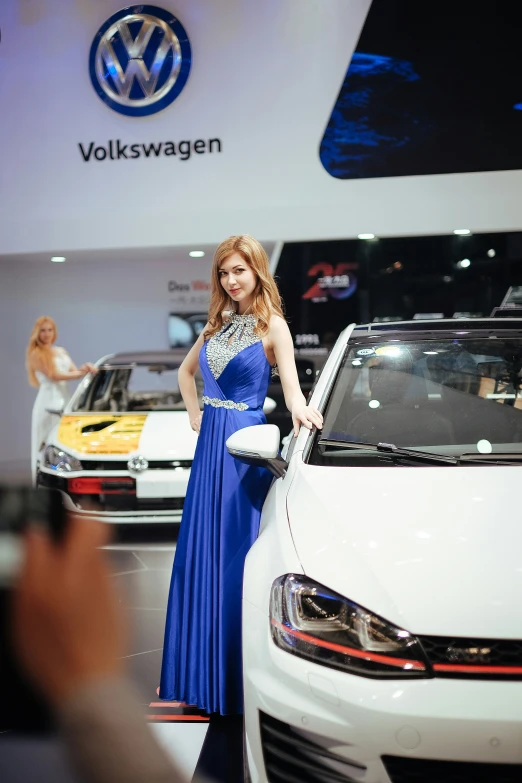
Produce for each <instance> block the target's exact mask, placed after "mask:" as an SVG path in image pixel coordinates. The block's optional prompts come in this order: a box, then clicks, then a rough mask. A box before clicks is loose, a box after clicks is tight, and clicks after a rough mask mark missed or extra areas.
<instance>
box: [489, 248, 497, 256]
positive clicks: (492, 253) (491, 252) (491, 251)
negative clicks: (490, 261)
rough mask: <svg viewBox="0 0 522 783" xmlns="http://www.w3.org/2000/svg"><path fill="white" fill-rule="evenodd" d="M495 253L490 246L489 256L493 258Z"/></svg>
mask: <svg viewBox="0 0 522 783" xmlns="http://www.w3.org/2000/svg"><path fill="white" fill-rule="evenodd" d="M496 255H497V251H496V250H494V249H493V248H492V247H490V248H489V250H488V256H489V257H490V258H495V256H496Z"/></svg>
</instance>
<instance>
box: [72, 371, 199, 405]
mask: <svg viewBox="0 0 522 783" xmlns="http://www.w3.org/2000/svg"><path fill="white" fill-rule="evenodd" d="M196 387H197V389H198V396H199V398H200V404H202V402H201V394H202V388H201V381H200V379H199V378H196ZM73 410H75V411H77V412H81V411H86V412H93V411H96V412H97V411H110V412H112V413H131V412H148V411H184V410H186V408H185V403H184V402H183V398H182V396H181V392H180V390H179V384H178V368H177V367H170V366H165V365H160V364H158V365H154V364H148V365H137V366H133V367H111V368H108V369H100V371H99V372H98V374H97V375H95V376H94V377H93V379H92V380H91V383H90V384H89V385H88V387H87V389H85V391H84V392H83V393H82V395H81V397H80V398H79V399H78V400H77V401H76V405H75V406H74V407H73Z"/></svg>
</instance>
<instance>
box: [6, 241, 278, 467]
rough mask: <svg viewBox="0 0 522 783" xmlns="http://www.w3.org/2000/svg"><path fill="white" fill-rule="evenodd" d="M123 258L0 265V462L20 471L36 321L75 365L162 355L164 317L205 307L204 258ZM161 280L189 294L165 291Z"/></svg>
mask: <svg viewBox="0 0 522 783" xmlns="http://www.w3.org/2000/svg"><path fill="white" fill-rule="evenodd" d="M266 247H267V250H268V251H269V252H270V250H271V248H270V246H266ZM130 255H131V257H130V258H129V257H125V255H124V254H122V255H121V257H120V258H118V259H114V258H112V259H109V260H103V256H101V255H100V256H98V257H97V258H96V259H95V260H93V261H91V263H90V264H88V263H85V262H82V261H81V260H76V261H75V260H70V261H67V263H65V264H52V263H51V262H50V261H49V259H48V257H47V258H39V259H37V260H32V261H31V260H24V261H19V262H18V263H17V264H8V263H5V264H0V314H1V318H0V321H1V326H2V330H3V332H4V339H2V340H1V341H0V366H1V367H2V368H3V369H2V373H1V374H0V401H1V408H2V415H1V416H0V463H4V464H5V463H6V462H10V463H13V464H14V465H15V466H17V465H19V464H27V465H28V459H29V454H30V419H31V410H32V405H33V402H34V399H35V396H36V389H32V388H31V387H30V386H29V385H28V383H27V378H26V373H25V367H24V356H25V349H26V347H27V343H28V340H29V334H30V331H31V327H32V325H33V323H34V321H35V320H36V318H37V317H38V316H39V315H50V316H51V317H53V318H54V319H55V320H56V322H57V325H58V330H59V335H58V344H59V345H63V346H64V347H65V348H67V350H68V351H69V353H70V354H71V356H72V358H73V360H74V361H75V362H76V363H77V364H78V365H79V364H81V363H83V362H85V361H95V360H97V359H99V358H100V357H101V356H103V355H104V354H107V353H112V352H113V351H126V350H150V349H152V350H156V349H160V350H161V349H166V348H168V347H169V345H168V332H167V322H168V314H169V312H171V311H176V312H187V311H198V310H200V309H202V310H203V311H205V310H206V309H207V301H208V294H207V293H206V292H205V291H204V290H203V291H202V286H201V282H204V281H207V282H208V279H209V269H210V259H211V254H210V253H208V254H207V256H206V257H205V258H204V259H201V260H200V259H188V255H187V261H186V262H184V263H182V262H180V261H177V262H175V263H173V261H172V257H170V258H169V257H168V254H165V257H164V258H156V259H154V258H153V259H150V258H149V259H148V260H147V262H146V263H144V261H143V260H141V259H140V258H139V254H136V253H134V254H132V253H131V254H130ZM207 259H209V260H207ZM169 281H172V282H176V283H177V284H181V285H186V286H190V287H191V289H192V291H194V292H195V293H191V292H188V293H186V294H185V293H183V294H181V295H180V294H179V293H176V292H173V291H171V290H170V291H169ZM195 281H196V283H199V285H198V284H196V286H192V283H194V282H195ZM171 288H172V286H171ZM181 296H183V297H184V301H180V298H181ZM191 300H192V301H191Z"/></svg>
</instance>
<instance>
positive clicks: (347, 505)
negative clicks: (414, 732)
mask: <svg viewBox="0 0 522 783" xmlns="http://www.w3.org/2000/svg"><path fill="white" fill-rule="evenodd" d="M521 480H522V466H520V467H516V466H510V467H508V466H506V467H486V466H480V467H479V466H473V467H468V466H466V467H464V466H462V467H425V466H422V467H412V468H408V467H401V468H399V467H390V468H387V467H382V468H381V467H379V468H376V467H366V468H359V467H349V468H346V467H338V468H337V467H334V468H330V467H316V466H311V465H305V464H303V463H301V464H300V465H299V467H298V468H297V471H296V474H295V477H294V479H293V481H292V484H291V487H290V490H289V493H288V497H287V512H288V518H289V523H290V528H291V532H292V536H293V540H294V544H295V547H296V550H297V554H298V557H299V559H300V561H301V564H302V566H303V570H304V573H305V574H306V575H308V576H310V577H311V578H313V579H315V580H316V581H318V582H320V583H321V584H324V585H326V586H327V587H329V588H331V589H332V590H334V591H336V592H338V593H340V594H341V595H343V596H345V597H347V598H349V599H351V600H352V601H355V602H356V603H358V604H360V605H361V606H364V607H365V608H367V609H370V610H371V611H373V612H375V613H376V614H379V615H380V616H382V617H384V618H386V619H388V620H389V621H391V622H394V623H395V624H397V625H399V626H401V627H402V628H405V629H406V630H408V631H410V632H412V633H417V634H432V635H443V636H446V635H455V636H461V637H462V636H476V637H483V638H488V637H489V638H519V639H520V638H522V600H521V598H520V596H521V595H522V518H521V516H520V514H519V512H518V510H517V509H518V491H517V488H518V484H519V483H520V481H521Z"/></svg>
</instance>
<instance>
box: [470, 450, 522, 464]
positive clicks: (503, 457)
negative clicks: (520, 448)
mask: <svg viewBox="0 0 522 783" xmlns="http://www.w3.org/2000/svg"><path fill="white" fill-rule="evenodd" d="M459 462H478V463H479V464H480V465H500V464H501V463H506V462H507V463H508V464H510V463H512V464H513V465H518V464H519V463H520V462H522V452H521V453H520V454H516V453H513V452H512V451H511V452H510V451H492V452H490V453H489V454H475V452H473V451H470V452H466V453H465V454H461V455H460V457H459Z"/></svg>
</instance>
